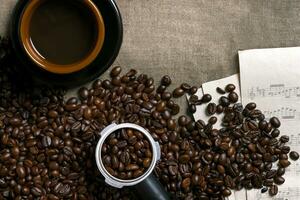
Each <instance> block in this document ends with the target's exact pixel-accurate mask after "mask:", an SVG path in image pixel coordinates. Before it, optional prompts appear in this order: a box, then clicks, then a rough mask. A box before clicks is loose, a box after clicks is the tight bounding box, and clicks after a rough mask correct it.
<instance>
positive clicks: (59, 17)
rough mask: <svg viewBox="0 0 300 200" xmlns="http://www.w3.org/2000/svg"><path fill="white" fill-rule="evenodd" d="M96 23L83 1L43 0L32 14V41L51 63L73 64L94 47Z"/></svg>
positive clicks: (96, 32) (96, 31)
mask: <svg viewBox="0 0 300 200" xmlns="http://www.w3.org/2000/svg"><path fill="white" fill-rule="evenodd" d="M96 24H97V23H96V20H95V17H94V16H93V14H92V12H91V11H90V10H89V9H88V8H87V6H85V5H84V3H82V2H80V1H77V0H72V1H71V0H67V1H61V0H51V1H44V2H42V3H41V5H39V7H38V8H37V9H36V10H35V11H34V13H33V15H32V19H31V22H30V37H31V42H32V44H33V46H34V47H35V49H36V50H37V51H38V52H39V54H40V55H41V56H42V57H43V58H45V59H46V60H48V61H49V62H52V63H55V64H60V65H65V64H73V63H76V62H78V61H81V60H82V59H84V58H85V57H86V56H87V55H88V54H89V53H90V52H91V50H92V48H93V47H94V46H95V43H96V37H97V34H98V30H97V27H96Z"/></svg>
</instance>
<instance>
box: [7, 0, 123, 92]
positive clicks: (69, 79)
mask: <svg viewBox="0 0 300 200" xmlns="http://www.w3.org/2000/svg"><path fill="white" fill-rule="evenodd" d="M28 1H30V0H22V1H18V3H17V5H16V7H15V9H14V13H13V17H12V20H11V24H10V25H11V27H10V37H11V41H12V45H13V49H14V51H15V53H16V54H17V57H18V61H19V64H20V67H19V69H20V72H21V73H22V76H24V73H26V76H28V77H31V79H32V80H34V82H37V83H41V82H42V83H44V84H47V85H50V86H65V87H75V86H79V85H82V84H84V83H86V82H89V81H91V80H93V79H95V78H97V77H98V76H99V75H100V74H102V73H103V72H104V71H105V70H107V69H108V68H109V67H110V66H111V65H112V63H113V62H114V61H115V59H116V57H117V55H118V53H119V50H120V48H121V44H122V39H123V24H122V18H121V14H120V11H119V9H118V7H117V5H116V4H115V2H114V0H93V2H94V3H95V5H96V6H97V7H98V9H99V10H100V12H101V14H102V17H103V20H104V24H105V35H106V36H105V40H104V44H103V47H102V50H101V52H100V53H99V55H98V57H97V58H96V59H95V60H94V61H93V62H92V63H91V64H90V65H89V66H87V67H85V68H84V69H82V70H80V71H78V72H74V73H71V74H63V75H60V74H54V73H50V72H47V71H45V70H43V69H42V68H40V67H38V66H36V65H35V64H34V63H33V62H32V61H31V60H30V59H29V58H28V56H27V55H26V53H25V50H24V48H23V47H22V45H21V42H20V37H19V23H20V18H21V15H22V13H23V10H24V8H25V6H26V4H27V2H28Z"/></svg>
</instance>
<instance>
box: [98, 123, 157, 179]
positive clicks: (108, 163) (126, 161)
mask: <svg viewBox="0 0 300 200" xmlns="http://www.w3.org/2000/svg"><path fill="white" fill-rule="evenodd" d="M101 157H102V162H103V164H104V167H105V169H106V170H107V171H108V173H110V174H111V175H112V176H115V177H117V178H119V179H135V178H138V177H139V176H141V175H143V174H144V173H145V172H146V171H147V169H148V168H149V167H150V165H151V162H152V147H151V145H150V142H149V141H148V139H147V138H146V136H144V134H143V133H141V132H140V131H138V130H135V129H129V128H128V129H122V130H119V131H116V132H114V133H112V134H110V135H109V136H108V137H107V138H106V140H105V141H104V144H103V146H102V149H101Z"/></svg>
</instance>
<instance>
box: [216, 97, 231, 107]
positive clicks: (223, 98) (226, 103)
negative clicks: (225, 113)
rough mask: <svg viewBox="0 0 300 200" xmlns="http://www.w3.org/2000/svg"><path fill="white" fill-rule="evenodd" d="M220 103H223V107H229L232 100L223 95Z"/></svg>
mask: <svg viewBox="0 0 300 200" xmlns="http://www.w3.org/2000/svg"><path fill="white" fill-rule="evenodd" d="M219 103H220V105H222V106H223V107H227V106H229V105H230V101H229V99H228V98H227V97H224V96H222V97H221V98H220V99H219Z"/></svg>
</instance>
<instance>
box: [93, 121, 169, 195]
mask: <svg viewBox="0 0 300 200" xmlns="http://www.w3.org/2000/svg"><path fill="white" fill-rule="evenodd" d="M124 128H131V129H135V130H138V131H140V132H141V133H142V134H144V136H146V138H147V139H148V141H149V143H150V146H151V148H152V161H151V164H150V166H149V168H148V169H147V171H146V172H145V173H144V174H143V175H141V176H140V177H137V178H135V179H129V180H122V179H119V178H116V177H114V176H112V175H111V174H110V173H109V172H108V171H107V170H106V169H105V167H104V164H103V162H102V158H101V149H102V146H103V144H104V141H105V140H106V138H107V137H108V136H109V135H110V134H111V133H113V132H115V131H117V130H120V129H124ZM100 135H101V138H100V139H99V141H98V144H97V147H96V152H95V159H96V163H97V167H98V169H99V171H100V172H101V174H102V175H103V177H104V178H105V182H106V183H107V184H109V185H110V186H113V187H116V188H122V187H126V186H133V187H132V189H134V190H135V191H136V194H137V195H138V196H139V197H140V199H149V200H150V199H152V200H155V199H158V200H166V199H169V195H168V194H167V192H166V191H165V189H164V188H163V186H162V185H161V184H160V183H159V181H158V180H157V179H156V178H155V177H154V175H153V174H152V171H153V170H154V167H155V164H156V162H157V161H158V160H160V146H159V144H158V142H155V141H154V139H153V138H152V136H151V134H150V133H149V132H148V131H147V130H146V129H144V128H143V127H141V126H138V125H136V124H131V123H122V124H115V123H113V124H111V125H109V126H107V127H106V128H104V129H103V130H102V131H101V133H100Z"/></svg>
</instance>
